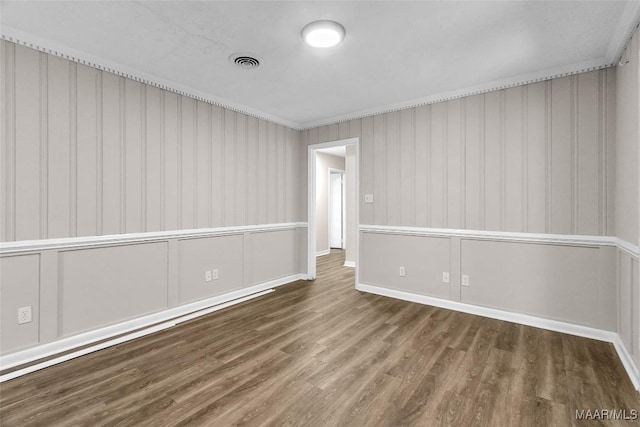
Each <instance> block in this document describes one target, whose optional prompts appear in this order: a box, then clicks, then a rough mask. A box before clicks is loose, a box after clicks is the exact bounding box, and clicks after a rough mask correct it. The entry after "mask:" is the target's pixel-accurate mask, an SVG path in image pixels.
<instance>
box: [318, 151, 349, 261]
mask: <svg viewBox="0 0 640 427" xmlns="http://www.w3.org/2000/svg"><path fill="white" fill-rule="evenodd" d="M344 160H345V159H344V158H343V157H338V156H332V155H329V154H326V153H316V253H322V252H325V251H328V250H329V169H340V170H342V171H344V170H345V161H344Z"/></svg>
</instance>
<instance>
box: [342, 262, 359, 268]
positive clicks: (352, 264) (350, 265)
mask: <svg viewBox="0 0 640 427" xmlns="http://www.w3.org/2000/svg"><path fill="white" fill-rule="evenodd" d="M344 266H345V267H351V268H356V262H355V261H345V262H344Z"/></svg>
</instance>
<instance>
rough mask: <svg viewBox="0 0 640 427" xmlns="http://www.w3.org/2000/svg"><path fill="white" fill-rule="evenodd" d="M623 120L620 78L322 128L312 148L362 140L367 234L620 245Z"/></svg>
mask: <svg viewBox="0 0 640 427" xmlns="http://www.w3.org/2000/svg"><path fill="white" fill-rule="evenodd" d="M614 111H615V70H614V69H611V68H609V69H604V70H600V71H592V72H588V73H582V74H578V75H574V76H569V77H563V78H558V79H553V80H549V81H545V82H539V83H534V84H528V85H523V86H518V87H514V88H509V89H505V90H499V91H495V92H490V93H486V94H480V95H473V96H469V97H466V98H461V99H455V100H451V101H447V102H442V103H437V104H433V105H427V106H422V107H417V108H409V109H406V110H402V111H396V112H391V113H386V114H380V115H376V116H373V117H365V118H362V119H357V120H351V121H348V122H343V123H339V124H335V125H328V126H322V127H318V128H313V129H309V130H305V131H303V132H302V141H303V142H304V143H305V144H315V143H321V142H325V141H332V140H336V139H343V138H349V137H360V144H361V147H360V150H361V151H360V154H361V164H360V173H361V175H360V176H361V181H360V194H361V198H360V199H361V200H360V223H361V224H374V225H394V226H417V227H442V228H465V229H474V230H495V231H517V232H531V233H558V234H585V235H613V233H614V219H615V218H614V204H613V200H614V181H615V170H614V162H615V151H614V144H613V141H614V132H615V117H614ZM366 193H371V194H373V195H374V203H373V204H364V203H363V195H364V194H366Z"/></svg>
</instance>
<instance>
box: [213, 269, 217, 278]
mask: <svg viewBox="0 0 640 427" xmlns="http://www.w3.org/2000/svg"><path fill="white" fill-rule="evenodd" d="M212 276H213V280H218V269H217V268H216V269H215V270H213V271H212Z"/></svg>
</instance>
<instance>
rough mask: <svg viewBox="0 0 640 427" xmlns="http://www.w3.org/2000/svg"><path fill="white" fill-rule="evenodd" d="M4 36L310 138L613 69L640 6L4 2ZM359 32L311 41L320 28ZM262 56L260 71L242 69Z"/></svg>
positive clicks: (563, 3)
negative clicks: (358, 119) (311, 28)
mask: <svg viewBox="0 0 640 427" xmlns="http://www.w3.org/2000/svg"><path fill="white" fill-rule="evenodd" d="M1 5H2V16H1V20H2V21H1V22H2V27H1V28H0V29H1V30H2V33H3V35H5V36H7V35H10V36H13V37H15V38H19V39H29V40H26V41H32V42H37V43H38V44H39V45H41V46H42V45H44V46H45V47H50V48H54V49H59V50H60V51H63V52H65V51H68V52H72V53H76V54H78V55H79V56H86V57H88V58H91V59H93V60H95V61H96V63H102V64H108V65H109V66H113V68H115V69H120V70H126V71H127V72H131V73H133V74H134V75H138V76H141V77H144V78H147V79H151V80H154V81H157V82H164V83H169V84H170V85H171V86H172V87H174V88H179V89H182V90H184V91H186V92H189V93H193V94H197V95H200V96H203V97H205V98H209V99H212V100H216V101H218V102H221V103H223V104H226V105H229V106H232V107H237V108H240V109H242V110H244V111H248V112H252V113H254V114H258V115H263V116H264V117H267V118H271V119H274V120H276V121H280V122H281V123H286V124H289V125H291V126H293V127H297V128H300V127H305V126H311V125H317V124H321V123H327V122H331V121H336V120H337V119H340V118H345V117H348V116H353V115H359V114H360V115H361V114H366V113H374V112H379V111H382V110H384V109H391V108H396V107H401V106H407V105H410V104H412V103H420V102H424V101H428V100H432V99H436V98H438V97H446V96H449V95H456V94H461V93H464V92H465V91H466V93H469V92H472V91H474V90H483V89H487V88H490V87H496V86H499V85H503V84H513V83H521V82H524V81H527V80H534V79H538V78H545V77H549V76H551V75H555V74H562V73H565V72H575V71H578V70H583V69H588V68H590V67H598V66H602V65H606V64H610V63H611V62H612V61H614V60H615V59H616V55H618V54H619V51H620V48H621V47H622V44H623V43H624V41H625V39H626V38H627V36H628V33H629V31H630V29H631V25H632V24H633V23H634V22H635V21H636V20H637V15H638V9H639V8H638V2H615V1H599V2H481V1H476V2H404V1H401V2H398V1H392V2H366V1H359V2H301V1H295V2H268V1H260V2H246V1H238V2H233V1H222V2H182V1H161V2H155V1H148V2H147V1H145V2H141V1H137V2H117V1H115V2H58V1H48V2H2V4H1ZM318 19H331V20H336V21H338V22H340V23H342V25H344V27H345V28H346V31H347V36H346V39H345V41H344V43H343V44H342V45H340V46H338V47H337V48H333V49H328V50H318V49H313V48H311V47H308V46H306V45H304V44H303V43H302V40H301V38H300V30H301V29H302V27H303V26H304V25H305V24H307V23H309V22H311V21H314V20H318ZM236 52H251V53H253V54H255V55H257V56H258V57H259V58H260V60H261V62H262V64H261V66H260V67H259V68H258V69H255V70H243V69H239V68H237V67H234V66H233V65H231V64H230V63H229V61H228V58H229V56H230V55H231V54H233V53H236Z"/></svg>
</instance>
